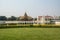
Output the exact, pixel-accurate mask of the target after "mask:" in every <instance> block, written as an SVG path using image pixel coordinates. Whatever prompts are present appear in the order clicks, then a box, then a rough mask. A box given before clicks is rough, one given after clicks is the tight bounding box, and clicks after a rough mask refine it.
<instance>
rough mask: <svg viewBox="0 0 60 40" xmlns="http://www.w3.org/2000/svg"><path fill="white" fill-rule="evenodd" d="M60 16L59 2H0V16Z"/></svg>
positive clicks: (28, 0)
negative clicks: (25, 14)
mask: <svg viewBox="0 0 60 40" xmlns="http://www.w3.org/2000/svg"><path fill="white" fill-rule="evenodd" d="M25 12H27V14H28V15H29V16H32V17H36V16H40V15H58V16H59V15H60V0H0V16H23V15H24V13H25Z"/></svg>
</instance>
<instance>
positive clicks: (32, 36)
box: [0, 28, 60, 40]
mask: <svg viewBox="0 0 60 40" xmlns="http://www.w3.org/2000/svg"><path fill="white" fill-rule="evenodd" d="M0 40H60V28H5V29H0Z"/></svg>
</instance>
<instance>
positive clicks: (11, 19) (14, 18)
mask: <svg viewBox="0 0 60 40" xmlns="http://www.w3.org/2000/svg"><path fill="white" fill-rule="evenodd" d="M8 20H10V21H15V20H17V18H16V17H15V16H11V17H9V18H8Z"/></svg>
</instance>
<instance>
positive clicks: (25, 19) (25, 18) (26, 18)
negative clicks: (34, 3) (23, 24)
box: [24, 12, 28, 21]
mask: <svg viewBox="0 0 60 40" xmlns="http://www.w3.org/2000/svg"><path fill="white" fill-rule="evenodd" d="M24 21H28V15H27V13H26V12H25V14H24Z"/></svg>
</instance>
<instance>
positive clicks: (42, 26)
mask: <svg viewBox="0 0 60 40" xmlns="http://www.w3.org/2000/svg"><path fill="white" fill-rule="evenodd" d="M0 28H60V26H55V25H53V26H52V25H50V26H48V25H38V26H33V25H29V26H4V25H1V26H0Z"/></svg>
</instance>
